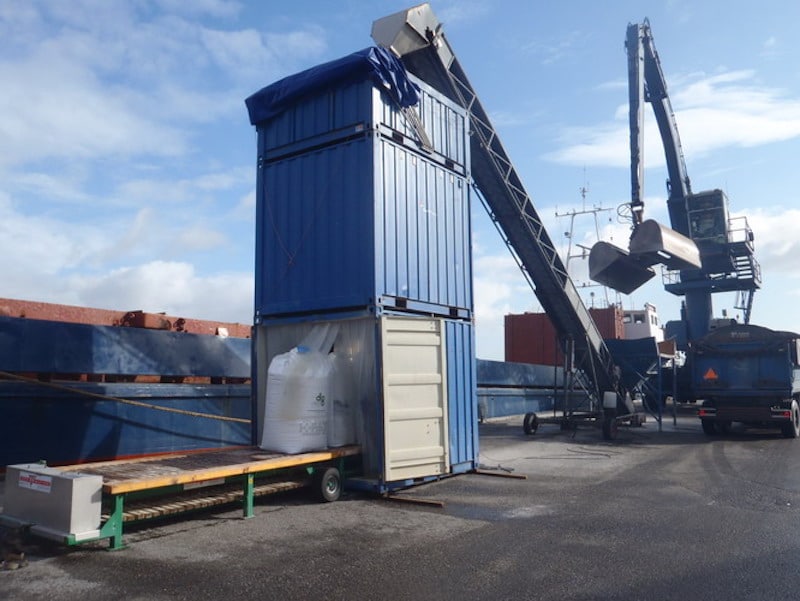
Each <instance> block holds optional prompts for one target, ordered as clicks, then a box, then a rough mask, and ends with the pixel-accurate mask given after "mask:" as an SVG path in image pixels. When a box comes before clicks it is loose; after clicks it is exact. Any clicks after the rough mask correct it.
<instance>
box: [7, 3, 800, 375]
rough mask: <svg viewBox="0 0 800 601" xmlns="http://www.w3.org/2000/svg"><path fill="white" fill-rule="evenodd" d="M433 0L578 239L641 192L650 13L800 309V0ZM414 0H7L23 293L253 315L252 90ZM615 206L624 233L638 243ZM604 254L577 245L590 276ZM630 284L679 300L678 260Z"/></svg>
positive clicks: (16, 292) (724, 180)
mask: <svg viewBox="0 0 800 601" xmlns="http://www.w3.org/2000/svg"><path fill="white" fill-rule="evenodd" d="M431 4H432V7H433V10H434V11H435V12H436V14H437V15H438V16H439V18H440V19H441V20H442V21H443V22H444V31H445V34H446V35H447V37H448V39H449V40H450V43H451V45H452V46H453V48H454V50H455V51H456V53H457V55H458V57H459V60H460V61H461V63H462V66H463V67H464V69H465V70H466V71H467V74H468V75H469V78H470V80H471V82H472V84H473V86H474V87H475V89H476V90H477V91H478V93H479V95H480V98H481V101H482V102H483V105H484V107H485V108H486V109H487V110H488V111H489V112H490V114H491V117H492V119H493V122H494V124H495V126H496V128H497V129H498V130H499V132H500V134H501V138H502V140H503V143H504V145H505V146H506V149H507V150H508V152H509V154H510V156H511V158H512V160H513V162H514V164H515V166H516V167H517V169H518V171H519V172H520V174H521V176H522V179H523V181H524V183H525V184H526V187H527V189H528V192H529V193H530V195H531V196H532V197H533V199H534V202H535V204H536V206H537V209H538V211H539V213H540V215H541V216H542V217H543V218H544V219H545V221H546V223H547V224H548V231H549V232H550V234H551V237H552V238H553V239H554V240H557V241H559V242H564V243H565V242H566V238H565V237H564V232H565V231H567V230H569V219H567V218H557V217H556V213H565V212H568V211H569V210H572V209H582V208H583V207H584V206H585V207H587V208H591V207H593V206H601V207H603V208H616V207H617V206H618V205H620V204H622V203H624V202H625V201H626V200H627V199H628V198H629V196H630V190H629V169H628V164H629V154H628V146H627V144H628V142H627V135H628V131H627V127H628V126H627V89H626V85H627V83H626V58H625V53H624V49H623V42H624V38H625V29H626V26H627V24H628V23H629V22H638V21H641V20H642V19H643V18H644V17H649V19H650V22H651V26H652V29H653V34H654V38H655V42H656V46H657V48H658V51H659V54H660V56H661V60H662V63H663V66H664V70H665V73H666V77H667V83H668V85H669V90H670V96H671V99H672V103H673V107H674V109H675V112H676V118H677V122H678V127H679V130H680V135H681V139H682V142H683V146H684V152H685V156H686V163H687V167H688V172H689V175H690V177H691V179H692V186H693V189H694V190H695V191H700V190H705V189H711V188H722V189H723V190H725V191H726V192H727V194H728V197H729V199H730V210H731V213H732V214H734V215H746V216H747V217H748V219H749V222H750V225H751V227H752V228H753V230H754V231H755V236H756V256H757V258H758V259H759V261H760V262H761V266H762V269H763V276H764V285H763V289H762V290H761V291H759V292H758V293H757V294H756V297H755V303H754V310H753V317H752V321H753V323H757V324H760V325H765V326H768V327H772V328H778V329H789V330H795V331H800V316H799V315H798V313H797V312H796V311H794V310H793V309H794V307H795V306H796V305H797V303H798V302H800V261H798V260H797V257H798V256H799V255H800V242H799V240H800V236H798V233H797V231H798V230H800V192H798V181H797V179H798V178H797V172H798V171H800V159H799V158H798V157H800V66H799V65H800V61H798V56H800V52H798V43H797V32H796V25H797V23H798V22H800V3H797V2H795V1H790V0H785V1H774V2H770V1H765V2H760V3H754V2H744V1H740V0H728V1H717V0H711V1H705V2H696V1H692V0H667V1H663V2H650V1H642V0H638V1H625V0H622V1H618V2H613V3H612V2H595V1H582V0H578V1H565V2H561V3H556V2H547V3H545V2H529V1H522V0H519V1H516V0H505V1H500V0H480V1H471V0H461V1H454V0H442V1H436V0H434V1H433V2H432V3H431ZM411 5H412V3H410V2H398V1H393V0H375V1H369V2H367V1H356V0H339V1H336V2H332V1H312V0H308V1H304V0H297V1H295V2H291V3H287V2H275V1H263V2H226V1H224V0H197V1H193V2H184V1H179V0H162V1H158V2H157V1H147V0H132V1H129V2H107V1H103V0H95V1H78V0H75V1H71V2H56V1H54V0H51V1H42V2H36V1H32V2H13V1H9V0H0V39H2V40H3V44H2V45H0V82H2V85H1V86H0V251H1V252H2V254H3V256H4V257H5V260H4V261H1V262H0V281H2V282H3V286H2V289H1V290H0V296H2V297H10V298H21V299H29V300H39V301H47V302H58V303H67V304H76V305H83V306H91V307H101V308H109V309H117V310H120V311H127V310H132V309H143V310H146V311H153V312H157V311H165V312H167V313H170V314H174V315H185V316H191V317H198V318H208V319H218V320H225V321H239V322H242V323H250V321H251V319H252V295H253V276H252V272H253V252H254V250H253V248H254V234H255V231H254V224H253V216H254V208H255V154H256V151H255V141H256V136H255V131H254V130H253V128H252V127H251V126H250V124H249V123H248V120H247V113H246V110H245V107H244V102H243V101H244V98H245V97H247V96H248V95H250V94H251V93H252V92H254V91H256V90H257V89H259V88H261V87H263V86H264V85H267V84H269V83H271V82H273V81H275V80H277V79H279V78H281V77H283V76H286V75H289V74H292V73H294V72H297V71H300V70H302V69H305V68H307V67H311V66H313V65H316V64H318V63H321V62H325V61H328V60H332V59H335V58H338V57H340V56H343V55H345V54H349V53H350V52H353V51H355V50H358V49H361V48H363V47H366V46H368V45H370V44H371V43H372V42H371V39H370V37H369V33H370V28H371V24H372V21H373V20H375V19H377V18H379V17H382V16H385V15H388V14H390V13H393V12H396V11H398V10H401V9H403V8H407V7H409V6H411ZM648 111H649V108H648ZM648 116H649V115H648ZM645 138H646V147H645V160H646V165H647V171H646V174H645V202H646V209H645V210H646V216H648V217H652V218H656V219H659V220H662V221H666V220H667V218H666V210H665V198H666V194H665V190H664V180H665V179H666V172H665V168H664V161H663V152H662V150H661V147H660V141H659V138H658V134H657V129H656V127H655V124H654V123H653V122H652V121H650V122H648V123H647V125H646V131H645ZM582 187H586V188H587V189H588V193H587V195H586V198H585V200H582V198H581V194H580V189H581V188H582ZM475 206H476V209H475V218H474V224H475V225H474V258H475V287H476V327H477V332H478V356H479V357H481V358H493V359H502V357H503V331H502V319H503V315H504V314H506V313H509V312H522V311H526V310H534V311H535V310H539V306H538V304H537V302H536V299H535V297H534V295H533V293H532V291H531V290H530V289H529V288H528V287H527V284H526V283H525V280H524V279H523V277H522V276H521V275H520V274H519V272H518V270H517V268H516V266H515V264H514V263H513V261H512V260H511V258H510V256H509V255H508V252H507V250H506V249H505V246H504V245H503V244H502V242H501V241H500V239H499V237H498V236H497V234H496V232H495V231H494V229H493V227H492V226H491V225H490V224H489V223H488V220H487V219H486V218H485V217H484V216H483V214H482V213H481V211H482V209H481V208H480V205H479V204H478V203H475ZM614 214H615V213H614V212H605V213H602V220H601V223H600V226H601V235H602V236H603V237H604V238H606V239H609V238H611V239H613V240H614V241H615V242H617V243H618V244H621V245H624V244H625V242H626V240H627V235H628V232H627V226H626V225H625V224H620V223H617V222H616V218H613V219H612V220H611V221H610V222H609V219H608V217H609V215H614ZM575 238H576V240H580V241H582V243H585V244H587V245H590V244H591V243H592V242H593V241H594V222H593V220H592V219H591V218H588V217H587V218H579V219H576V222H575ZM565 250H566V248H565ZM585 263H586V262H585V261H581V260H580V259H577V260H573V261H571V263H570V268H571V270H574V279H575V280H576V283H577V284H578V285H579V286H580V285H581V284H582V283H585V282H586V281H587V280H586V275H585V274H586V264H585ZM589 290H590V289H589V288H587V289H586V295H585V296H586V302H587V304H589V303H590V302H592V301H591V299H590V297H589ZM593 290H594V291H595V300H594V302H595V304H596V305H597V304H602V303H603V302H604V300H605V296H604V294H603V292H602V290H600V289H593ZM610 298H611V300H612V301H613V300H615V298H614V296H613V295H611V296H610ZM620 300H621V302H622V303H623V305H624V306H625V307H626V308H629V307H633V308H640V307H641V306H642V305H643V304H644V302H646V301H649V302H652V303H654V304H655V305H656V306H657V307H658V310H659V314H660V316H661V318H662V320H668V319H675V318H677V317H678V310H679V306H680V301H679V299H678V298H677V297H674V296H672V295H669V294H666V293H665V292H664V291H663V289H662V287H661V283H660V279H659V278H656V279H654V280H653V281H652V282H651V283H648V284H647V285H646V286H644V287H643V288H642V289H640V290H639V291H637V292H636V293H635V294H634V295H632V296H630V297H623V298H622V299H620ZM714 300H715V312H716V314H717V315H719V314H721V312H722V310H723V309H726V310H727V311H728V313H729V315H734V314H735V313H736V311H735V310H734V309H733V304H734V302H733V298H732V297H727V296H724V295H722V296H715V299H714Z"/></svg>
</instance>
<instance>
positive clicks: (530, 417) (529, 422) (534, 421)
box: [522, 413, 539, 436]
mask: <svg viewBox="0 0 800 601" xmlns="http://www.w3.org/2000/svg"><path fill="white" fill-rule="evenodd" d="M522 429H523V430H525V434H527V435H528V436H530V435H531V434H536V430H538V429H539V418H538V417H536V414H535V413H526V414H525V421H523V422H522Z"/></svg>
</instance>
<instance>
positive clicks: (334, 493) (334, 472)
mask: <svg viewBox="0 0 800 601" xmlns="http://www.w3.org/2000/svg"><path fill="white" fill-rule="evenodd" d="M314 494H315V495H316V497H317V498H318V499H319V500H320V501H322V502H324V503H333V502H334V501H337V500H338V499H339V497H340V496H341V494H342V477H341V474H339V470H338V469H336V468H335V467H323V468H320V469H318V470H317V471H316V472H315V473H314Z"/></svg>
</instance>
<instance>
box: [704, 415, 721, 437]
mask: <svg viewBox="0 0 800 601" xmlns="http://www.w3.org/2000/svg"><path fill="white" fill-rule="evenodd" d="M700 425H701V426H703V432H704V433H705V435H706V436H715V435H716V434H717V424H715V423H714V422H713V421H711V420H710V419H701V420H700Z"/></svg>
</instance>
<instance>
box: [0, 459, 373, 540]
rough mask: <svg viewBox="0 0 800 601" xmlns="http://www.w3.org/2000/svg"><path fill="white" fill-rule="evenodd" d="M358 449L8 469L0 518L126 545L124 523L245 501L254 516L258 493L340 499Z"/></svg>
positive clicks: (55, 534) (43, 531)
mask: <svg viewBox="0 0 800 601" xmlns="http://www.w3.org/2000/svg"><path fill="white" fill-rule="evenodd" d="M360 452H361V449H360V447H358V446H345V447H339V448H333V449H326V450H322V451H314V452H309V453H301V454H297V455H286V454H282V453H272V452H269V451H263V450H261V449H259V448H258V447H244V448H241V447H240V448H235V449H222V450H212V451H203V452H195V453H175V454H168V455H159V456H157V457H151V458H139V459H129V460H115V461H106V462H99V463H87V464H80V465H66V466H61V467H48V466H44V465H40V464H20V465H12V466H8V468H7V470H6V492H5V501H4V504H5V506H4V510H3V514H1V515H0V522H2V523H4V524H5V525H7V526H11V527H29V528H30V531H31V533H32V534H35V535H38V536H42V537H44V538H49V539H52V540H56V541H59V542H62V543H64V544H67V545H77V544H81V543H86V542H90V541H99V540H104V539H108V540H109V544H110V547H111V549H120V548H122V547H123V546H124V545H123V538H122V536H123V525H124V524H126V523H129V522H134V521H140V520H147V519H152V518H158V517H164V516H169V515H174V514H179V513H183V512H187V511H193V510H197V509H201V508H205V507H211V506H215V505H221V504H227V503H232V502H241V503H242V508H243V517H244V518H250V517H252V516H253V500H254V498H255V497H257V496H261V495H266V494H271V493H276V492H282V491H286V490H292V489H296V488H301V487H306V486H312V487H313V489H312V490H313V491H314V493H315V495H316V496H317V497H318V498H319V499H320V500H322V501H335V500H337V499H338V497H339V494H340V492H341V489H342V482H343V479H344V475H345V473H346V469H348V468H350V467H351V465H350V464H351V463H353V462H354V461H355V460H356V458H357V457H358V455H359V454H360Z"/></svg>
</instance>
